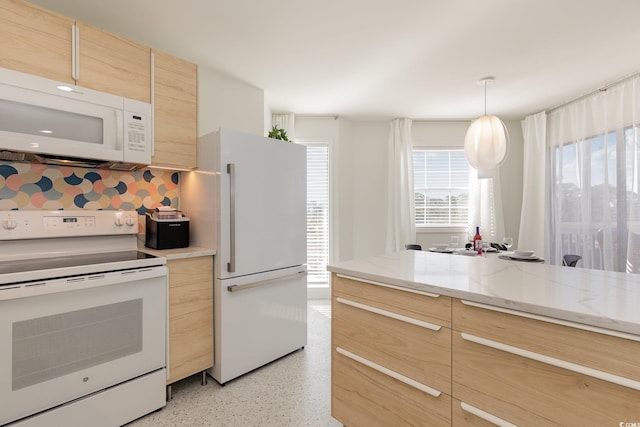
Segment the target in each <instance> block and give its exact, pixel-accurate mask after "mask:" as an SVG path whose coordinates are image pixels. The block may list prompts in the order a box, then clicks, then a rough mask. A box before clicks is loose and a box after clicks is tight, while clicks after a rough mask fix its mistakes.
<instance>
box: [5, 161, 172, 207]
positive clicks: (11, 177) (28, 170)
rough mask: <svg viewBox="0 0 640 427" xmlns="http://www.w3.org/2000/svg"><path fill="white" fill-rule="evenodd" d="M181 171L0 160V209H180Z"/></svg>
mask: <svg viewBox="0 0 640 427" xmlns="http://www.w3.org/2000/svg"><path fill="white" fill-rule="evenodd" d="M179 177H180V173H179V172H173V171H165V170H162V169H141V170H138V171H135V172H120V171H110V170H104V169H84V168H74V167H66V166H61V167H58V166H48V165H41V164H37V163H9V162H0V210H17V209H21V210H22V209H24V210H40V209H44V210H58V209H72V210H73V209H104V210H127V211H131V210H135V211H137V212H138V214H139V215H144V214H145V212H146V210H147V209H152V208H156V207H159V206H172V207H174V208H177V207H178V203H179V196H180V194H179V185H178V183H179Z"/></svg>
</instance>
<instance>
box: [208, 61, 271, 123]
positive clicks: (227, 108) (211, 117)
mask: <svg viewBox="0 0 640 427" xmlns="http://www.w3.org/2000/svg"><path fill="white" fill-rule="evenodd" d="M264 106H265V103H264V91H263V90H262V89H259V88H256V87H254V86H251V85H249V84H246V83H244V82H241V81H239V80H236V79H234V78H231V77H229V76H226V75H224V74H222V73H220V72H218V71H215V70H211V69H208V68H205V67H203V66H199V67H198V135H204V134H207V133H209V132H213V131H216V130H218V129H219V128H220V127H226V128H230V129H236V130H240V131H244V132H249V133H253V134H256V135H264V126H265V118H264V115H265V108H264Z"/></svg>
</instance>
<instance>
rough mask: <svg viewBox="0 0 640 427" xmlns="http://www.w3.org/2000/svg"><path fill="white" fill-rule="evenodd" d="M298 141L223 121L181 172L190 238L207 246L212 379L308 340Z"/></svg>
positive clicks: (302, 153) (302, 167)
mask: <svg viewBox="0 0 640 427" xmlns="http://www.w3.org/2000/svg"><path fill="white" fill-rule="evenodd" d="M306 179H307V178H306V147H304V146H302V145H298V144H294V143H291V142H284V141H280V140H274V139H270V138H266V137H263V136H257V135H251V134H247V133H243V132H238V131H233V130H229V129H220V130H219V131H217V132H213V133H210V134H207V135H205V136H202V137H201V138H200V139H199V141H198V170H196V171H193V172H188V173H183V174H182V177H181V184H180V186H181V189H180V208H181V210H182V211H183V212H185V213H186V214H187V215H188V216H189V218H190V232H191V236H190V239H191V245H193V246H199V247H206V248H214V249H215V250H216V255H215V257H214V259H215V262H214V278H215V279H214V284H213V289H214V362H213V368H212V369H211V370H209V373H210V374H211V376H212V377H213V378H214V379H215V380H216V381H218V382H219V383H221V384H224V383H226V382H227V381H229V380H232V379H234V378H236V377H238V376H240V375H243V374H245V373H247V372H249V371H251V370H253V369H256V368H258V367H260V366H263V365H265V364H267V363H269V362H271V361H274V360H276V359H278V358H280V357H282V356H284V355H287V354H288V353H291V352H293V351H296V350H298V349H301V348H303V347H304V346H305V345H306V343H307V280H306V274H307V272H306V258H307V237H306V235H307V230H306V225H307V224H306Z"/></svg>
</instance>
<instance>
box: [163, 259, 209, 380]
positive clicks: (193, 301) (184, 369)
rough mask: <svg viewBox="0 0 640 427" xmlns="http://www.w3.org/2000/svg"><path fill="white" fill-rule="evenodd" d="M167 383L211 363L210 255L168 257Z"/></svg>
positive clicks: (201, 369)
mask: <svg viewBox="0 0 640 427" xmlns="http://www.w3.org/2000/svg"><path fill="white" fill-rule="evenodd" d="M167 266H168V267H169V378H168V379H167V384H171V383H174V382H176V381H178V380H180V379H182V378H185V377H187V376H189V375H192V374H195V373H197V372H201V371H204V370H205V369H208V368H210V367H211V366H213V258H212V257H197V258H185V259H176V260H169V261H168V263H167Z"/></svg>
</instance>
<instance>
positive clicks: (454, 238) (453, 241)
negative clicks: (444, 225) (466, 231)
mask: <svg viewBox="0 0 640 427" xmlns="http://www.w3.org/2000/svg"><path fill="white" fill-rule="evenodd" d="M451 247H452V248H453V249H457V248H458V236H451Z"/></svg>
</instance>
